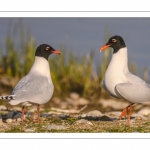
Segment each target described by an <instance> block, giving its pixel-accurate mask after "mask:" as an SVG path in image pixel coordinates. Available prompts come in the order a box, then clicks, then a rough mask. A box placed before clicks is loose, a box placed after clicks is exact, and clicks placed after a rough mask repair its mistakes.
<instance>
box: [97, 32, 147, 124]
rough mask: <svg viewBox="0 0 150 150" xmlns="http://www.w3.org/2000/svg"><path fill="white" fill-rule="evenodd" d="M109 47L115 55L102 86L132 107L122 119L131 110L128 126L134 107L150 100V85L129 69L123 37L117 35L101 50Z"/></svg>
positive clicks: (127, 108) (128, 107) (125, 111)
mask: <svg viewBox="0 0 150 150" xmlns="http://www.w3.org/2000/svg"><path fill="white" fill-rule="evenodd" d="M108 47H111V48H113V55H112V58H111V61H110V63H109V66H108V68H107V70H106V73H105V77H104V80H103V82H102V86H103V88H104V90H105V91H106V92H107V93H109V94H110V95H111V96H112V97H115V98H119V99H120V98H123V99H125V100H127V101H128V102H129V103H130V105H129V106H127V107H126V108H124V109H123V111H122V113H121V115H120V119H121V118H122V117H123V116H124V117H126V114H127V112H128V110H129V114H128V120H127V124H129V122H130V117H131V114H132V105H133V104H135V103H143V102H146V101H149V100H150V84H148V83H146V82H145V81H144V80H142V79H141V78H139V77H137V76H135V75H133V74H132V73H131V72H130V71H129V69H128V54H127V52H128V49H127V47H126V44H125V42H124V40H123V38H122V37H121V36H118V35H115V36H113V37H111V38H110V39H109V40H108V42H107V43H106V44H105V45H104V46H102V47H101V48H100V51H104V50H105V49H107V48H108Z"/></svg>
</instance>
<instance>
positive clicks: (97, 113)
mask: <svg viewBox="0 0 150 150" xmlns="http://www.w3.org/2000/svg"><path fill="white" fill-rule="evenodd" d="M86 116H88V117H89V116H92V117H99V116H102V113H101V112H100V111H99V110H93V111H90V112H88V113H86Z"/></svg>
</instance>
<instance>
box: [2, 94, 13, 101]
mask: <svg viewBox="0 0 150 150" xmlns="http://www.w3.org/2000/svg"><path fill="white" fill-rule="evenodd" d="M0 99H6V100H12V99H15V95H7V96H0Z"/></svg>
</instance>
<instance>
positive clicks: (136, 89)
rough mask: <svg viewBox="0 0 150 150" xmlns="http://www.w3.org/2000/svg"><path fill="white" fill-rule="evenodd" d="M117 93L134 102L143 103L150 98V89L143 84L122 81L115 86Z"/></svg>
mask: <svg viewBox="0 0 150 150" xmlns="http://www.w3.org/2000/svg"><path fill="white" fill-rule="evenodd" d="M115 90H116V93H117V94H120V96H122V98H124V99H126V100H128V101H129V102H132V103H143V102H146V101H148V100H150V89H149V88H148V87H146V86H143V84H139V83H138V86H137V85H135V84H132V83H120V84H117V85H116V87H115Z"/></svg>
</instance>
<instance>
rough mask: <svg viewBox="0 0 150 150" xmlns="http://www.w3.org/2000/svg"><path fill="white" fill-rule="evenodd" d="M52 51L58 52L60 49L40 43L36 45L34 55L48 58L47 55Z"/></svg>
mask: <svg viewBox="0 0 150 150" xmlns="http://www.w3.org/2000/svg"><path fill="white" fill-rule="evenodd" d="M52 53H54V54H60V51H58V50H55V49H54V48H53V47H51V46H50V45H48V44H41V45H39V46H38V47H37V49H36V51H35V56H39V57H44V58H45V59H46V60H48V57H49V55H50V54H52Z"/></svg>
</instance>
